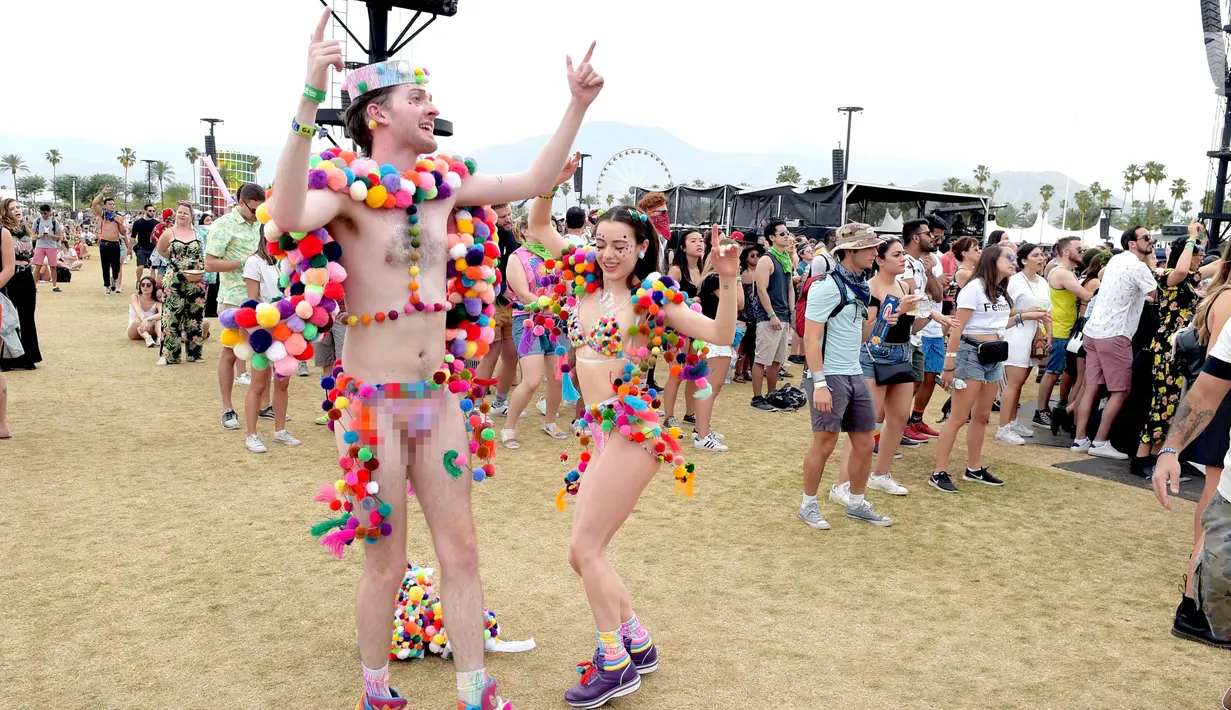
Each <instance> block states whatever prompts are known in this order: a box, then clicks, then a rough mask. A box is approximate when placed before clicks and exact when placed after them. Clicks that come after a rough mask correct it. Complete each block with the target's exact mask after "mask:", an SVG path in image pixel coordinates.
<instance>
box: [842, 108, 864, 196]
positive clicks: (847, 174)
mask: <svg viewBox="0 0 1231 710" xmlns="http://www.w3.org/2000/svg"><path fill="white" fill-rule="evenodd" d="M862 111H863V107H862V106H842V107H841V108H839V109H838V113H845V114H846V160H845V161H844V163H845V164H844V166H843V168H842V178H843V180H850V179H851V121H852V119H853V118H854V115H855V114H856V113H861V112H862Z"/></svg>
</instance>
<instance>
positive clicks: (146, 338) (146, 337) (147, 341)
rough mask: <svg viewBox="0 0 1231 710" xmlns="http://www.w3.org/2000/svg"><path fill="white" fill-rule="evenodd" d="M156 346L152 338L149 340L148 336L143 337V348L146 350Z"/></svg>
mask: <svg viewBox="0 0 1231 710" xmlns="http://www.w3.org/2000/svg"><path fill="white" fill-rule="evenodd" d="M157 344H158V343H155V342H154V339H153V338H151V337H150V336H148V335H147V336H145V347H147V348H152V347H154V346H155V345H157Z"/></svg>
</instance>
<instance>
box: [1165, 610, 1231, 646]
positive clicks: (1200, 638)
mask: <svg viewBox="0 0 1231 710" xmlns="http://www.w3.org/2000/svg"><path fill="white" fill-rule="evenodd" d="M1171 635H1172V636H1178V637H1180V638H1182V639H1188V640H1189V641H1196V642H1197V643H1203V644H1205V645H1207V646H1213V647H1215V648H1226V649H1231V639H1220V638H1218V637H1217V636H1215V635H1214V633H1213V632H1212V631H1210V620H1209V619H1207V618H1205V614H1204V613H1202V611H1201V609H1199V608H1197V600H1195V599H1193V598H1192V597H1181V598H1180V606H1178V607H1177V608H1176V610H1175V621H1173V622H1172V623H1171Z"/></svg>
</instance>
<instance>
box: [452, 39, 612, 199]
mask: <svg viewBox="0 0 1231 710" xmlns="http://www.w3.org/2000/svg"><path fill="white" fill-rule="evenodd" d="M593 54H594V43H593V42H591V43H590V49H589V51H587V52H586V56H585V58H584V59H582V60H581V65H580V66H578V67H577V68H576V69H574V68H573V59H572V57H569V58H567V65H568V85H569V92H570V94H571V98H570V99H569V104H568V109H567V110H565V112H564V118H563V119H562V120H561V121H560V126H559V127H558V128H556V132H555V133H553V134H552V136H551V138H550V139H548V141H547V145H545V146H543V150H542V152H540V153H539V156H538V157H537V158H535V160H534V164H533V165H531V166H530V169H529V170H527V171H525V172H521V173H515V174H513V175H484V174H483V173H478V174H476V175H472V176H471V177H470V178H469V179H468V180H466V181H465V182H463V183H462V186H461V188H460V189H459V190H458V193H457V203H458V204H460V205H494V204H499V203H501V202H513V201H515V200H524V199H526V198H528V197H534V196H536V195H541V194H543V193H545V192H547V191H549V190H551V188H552V187H554V186H555V185H554V184H553V183H552V180H554V179H555V178H556V176H557V175H559V174H560V166H561V165H564V163H565V161H566V160H568V152H569V149H570V148H572V146H573V139H574V138H576V137H577V131H578V129H580V128H581V121H582V119H583V118H585V115H586V109H588V108H589V107H590V104H591V103H593V102H594V99H595V98H597V97H598V93H599V92H600V91H602V89H603V77H602V76H600V75H599V73H598V72H596V71H594V67H592V66H590V57H591V55H593Z"/></svg>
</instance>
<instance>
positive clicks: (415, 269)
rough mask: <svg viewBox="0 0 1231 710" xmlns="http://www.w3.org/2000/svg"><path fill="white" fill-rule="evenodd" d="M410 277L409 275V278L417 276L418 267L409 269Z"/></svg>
mask: <svg viewBox="0 0 1231 710" xmlns="http://www.w3.org/2000/svg"><path fill="white" fill-rule="evenodd" d="M410 275H411V276H418V275H419V267H418V266H412V267H410Z"/></svg>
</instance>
